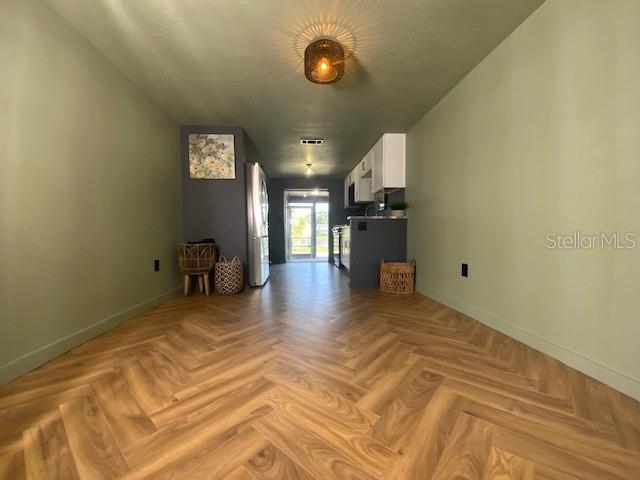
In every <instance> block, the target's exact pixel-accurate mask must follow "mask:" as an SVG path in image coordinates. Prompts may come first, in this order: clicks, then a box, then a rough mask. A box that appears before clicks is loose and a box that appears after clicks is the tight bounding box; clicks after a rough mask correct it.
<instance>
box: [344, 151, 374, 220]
mask: <svg viewBox="0 0 640 480" xmlns="http://www.w3.org/2000/svg"><path fill="white" fill-rule="evenodd" d="M365 158H367V157H365ZM372 161H373V154H372V152H371V155H370V158H369V159H367V161H366V162H365V159H363V160H362V161H361V162H360V163H358V165H356V167H355V168H354V169H353V170H352V171H351V172H350V173H349V175H347V177H346V178H345V180H344V206H345V208H346V207H348V206H349V205H350V203H349V198H350V197H351V198H352V200H353V202H355V203H367V202H373V192H372V190H371V167H370V165H371V162H372ZM350 188H353V194H352V195H349V189H350Z"/></svg>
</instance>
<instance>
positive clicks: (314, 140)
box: [300, 138, 324, 145]
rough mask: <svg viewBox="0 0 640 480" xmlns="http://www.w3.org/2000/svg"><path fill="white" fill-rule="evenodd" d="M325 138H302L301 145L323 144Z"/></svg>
mask: <svg viewBox="0 0 640 480" xmlns="http://www.w3.org/2000/svg"><path fill="white" fill-rule="evenodd" d="M323 142H324V139H322V138H301V139H300V145H322V143H323Z"/></svg>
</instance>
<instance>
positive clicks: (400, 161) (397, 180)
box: [371, 133, 406, 193]
mask: <svg viewBox="0 0 640 480" xmlns="http://www.w3.org/2000/svg"><path fill="white" fill-rule="evenodd" d="M372 153H373V162H372V166H371V191H372V192H373V193H377V192H379V191H381V190H392V189H398V188H405V185H406V183H405V162H406V135H405V134H404V133H385V134H384V135H383V136H382V137H381V138H380V140H378V141H377V142H376V144H375V145H374V146H373V149H372Z"/></svg>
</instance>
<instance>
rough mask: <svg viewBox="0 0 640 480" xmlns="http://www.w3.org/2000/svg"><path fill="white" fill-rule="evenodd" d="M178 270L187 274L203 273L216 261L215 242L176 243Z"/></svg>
mask: <svg viewBox="0 0 640 480" xmlns="http://www.w3.org/2000/svg"><path fill="white" fill-rule="evenodd" d="M178 257H179V264H180V270H182V271H183V272H184V273H186V274H188V275H204V274H207V273H209V272H210V271H211V270H213V265H214V264H215V263H216V244H215V243H181V244H180V245H178Z"/></svg>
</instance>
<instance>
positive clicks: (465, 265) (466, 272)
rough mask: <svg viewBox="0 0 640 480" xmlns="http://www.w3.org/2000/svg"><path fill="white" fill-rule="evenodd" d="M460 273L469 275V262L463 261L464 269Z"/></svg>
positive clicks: (464, 275)
mask: <svg viewBox="0 0 640 480" xmlns="http://www.w3.org/2000/svg"><path fill="white" fill-rule="evenodd" d="M460 274H461V275H462V276H463V277H468V276H469V265H468V264H467V263H463V264H462V269H461V271H460Z"/></svg>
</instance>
